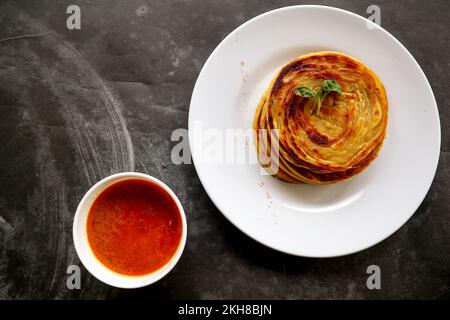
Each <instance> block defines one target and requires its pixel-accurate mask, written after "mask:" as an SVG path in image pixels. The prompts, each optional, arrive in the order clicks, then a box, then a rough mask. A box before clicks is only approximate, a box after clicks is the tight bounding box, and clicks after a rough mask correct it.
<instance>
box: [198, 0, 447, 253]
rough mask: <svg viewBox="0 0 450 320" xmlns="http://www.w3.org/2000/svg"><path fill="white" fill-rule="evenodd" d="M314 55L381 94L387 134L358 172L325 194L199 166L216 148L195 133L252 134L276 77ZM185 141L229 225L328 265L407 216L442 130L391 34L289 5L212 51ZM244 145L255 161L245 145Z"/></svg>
mask: <svg viewBox="0 0 450 320" xmlns="http://www.w3.org/2000/svg"><path fill="white" fill-rule="evenodd" d="M322 50H331V51H340V52H344V53H347V54H349V55H351V56H354V57H356V58H357V59H360V60H361V61H362V62H364V63H365V64H366V65H367V66H368V67H369V68H371V69H372V70H373V71H374V72H375V73H376V74H377V75H378V76H379V77H380V79H381V81H382V82H383V83H384V85H385V87H386V90H387V95H388V100H389V122H388V133H387V137H386V140H385V143H384V146H383V148H382V150H381V153H380V155H379V156H378V158H377V159H376V160H375V161H374V162H373V163H372V164H371V165H370V166H369V168H368V169H367V170H366V171H364V172H363V173H361V174H359V175H357V176H356V177H354V178H353V179H351V180H349V181H345V182H340V183H336V184H333V185H328V186H313V185H306V184H303V185H295V184H288V183H285V182H282V181H280V180H277V179H275V178H273V177H270V176H262V175H261V174H260V170H259V164H233V165H225V164H220V163H205V161H202V160H204V158H203V156H204V152H205V151H206V150H205V149H208V148H213V147H214V146H213V145H211V143H212V142H211V141H213V140H208V139H211V131H209V132H210V134H209V136H206V137H205V135H200V134H198V133H199V132H200V129H199V128H200V127H199V126H201V129H202V130H203V131H202V132H203V133H205V132H206V131H207V130H208V129H213V130H214V129H215V130H218V132H219V133H220V132H222V133H223V132H225V130H227V129H230V128H242V129H251V128H252V120H253V115H254V112H255V109H256V106H257V103H258V101H259V98H260V97H261V95H262V93H263V91H264V89H265V88H266V87H267V86H268V84H269V82H270V80H271V78H272V77H273V76H274V75H275V72H276V71H277V70H278V69H279V68H281V67H282V66H283V65H284V64H286V63H288V62H289V61H290V60H291V59H293V58H295V57H297V56H299V55H302V54H305V53H308V52H314V51H322ZM199 124H200V125H199ZM195 126H197V129H195ZM194 129H195V130H194ZM216 132H217V131H216ZM212 135H214V134H212ZM189 139H190V146H191V152H192V157H193V160H194V163H195V166H196V169H197V172H198V175H199V177H200V180H201V182H202V183H203V186H204V187H205V189H206V191H207V193H208V195H209V196H210V197H211V199H212V201H213V202H214V204H215V205H216V206H217V207H218V208H219V210H220V211H221V212H222V213H223V214H224V215H225V217H227V218H228V219H229V220H230V221H231V222H232V223H233V224H234V225H235V226H236V227H238V228H239V229H240V230H242V231H243V232H244V233H246V234H247V235H249V236H250V237H252V238H253V239H255V240H257V241H259V242H261V243H263V244H265V245H267V246H269V247H271V248H273V249H276V250H279V251H282V252H286V253H290V254H294V255H299V256H308V257H333V256H340V255H345V254H350V253H353V252H357V251H359V250H363V249H366V248H368V247H370V246H373V245H374V244H376V243H378V242H380V241H382V240H384V239H385V238H387V237H388V236H390V235H391V234H392V233H394V232H395V231H396V230H397V229H399V228H400V227H401V226H402V225H403V224H404V223H405V222H406V221H407V220H408V219H409V218H410V217H411V216H412V215H413V213H414V212H415V210H416V209H417V208H418V206H419V205H420V203H421V202H422V200H423V199H424V197H425V195H426V193H427V191H428V189H429V187H430V185H431V182H432V180H433V177H434V174H435V172H436V167H437V163H438V158H439V150H440V125H439V115H438V112H437V106H436V101H435V99H434V96H433V92H432V90H431V87H430V85H429V83H428V81H427V79H426V77H425V75H424V73H423V71H422V70H421V68H420V67H419V65H418V64H417V62H416V61H415V60H414V58H413V57H412V56H411V54H410V53H409V52H408V51H407V50H406V49H405V47H403V45H402V44H401V43H400V42H399V41H398V40H396V39H395V38H394V37H393V36H392V35H390V34H389V33H388V32H387V31H385V30H384V29H382V28H379V27H376V25H374V24H373V23H371V22H369V21H368V20H366V19H364V18H362V17H360V16H358V15H356V14H353V13H351V12H348V11H344V10H340V9H336V8H331V7H323V6H294V7H286V8H282V9H278V10H274V11H270V12H268V13H265V14H262V15H260V16H258V17H256V18H254V19H252V20H250V21H248V22H246V23H244V24H243V25H241V26H240V27H238V28H237V29H236V30H234V31H233V32H232V33H231V34H230V35H229V36H227V37H226V38H225V39H224V40H223V41H222V42H221V43H220V44H219V46H218V47H217V48H216V49H215V50H214V52H213V53H212V54H211V56H210V57H209V58H208V60H207V62H206V63H205V65H204V67H203V69H202V71H201V72H200V75H199V77H198V80H197V83H196V85H195V88H194V92H193V95H192V100H191V105H190V109H189ZM208 141H209V142H208ZM249 146H250V152H252V153H253V154H255V153H256V149H255V146H254V143H253V140H252V141H251V142H250V143H249Z"/></svg>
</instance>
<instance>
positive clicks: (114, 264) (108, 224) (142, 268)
mask: <svg viewBox="0 0 450 320" xmlns="http://www.w3.org/2000/svg"><path fill="white" fill-rule="evenodd" d="M182 228H183V226H182V221H181V215H180V211H179V209H178V207H177V204H176V203H175V201H174V200H173V198H172V197H171V196H170V195H169V194H168V193H167V192H166V191H165V190H164V189H163V188H162V187H160V186H159V185H157V184H155V183H152V182H149V181H146V180H142V179H127V180H122V181H119V182H117V183H115V184H113V185H111V186H109V187H108V188H106V189H105V190H103V191H102V192H101V193H100V194H99V195H98V196H97V197H96V199H95V200H94V202H93V204H92V206H91V207H90V209H89V213H88V217H87V225H86V231H87V238H88V242H89V245H90V247H91V249H92V251H93V253H94V255H95V256H96V257H97V259H98V260H99V261H100V262H101V263H102V264H104V265H105V266H106V267H108V268H109V269H111V270H112V271H114V272H117V273H120V274H124V275H129V276H141V275H146V274H150V273H152V272H155V271H157V270H158V269H160V268H162V267H163V266H165V265H166V264H167V263H168V262H169V261H170V259H171V258H172V257H173V256H174V254H175V253H176V251H177V248H178V246H179V245H180V240H181V237H182Z"/></svg>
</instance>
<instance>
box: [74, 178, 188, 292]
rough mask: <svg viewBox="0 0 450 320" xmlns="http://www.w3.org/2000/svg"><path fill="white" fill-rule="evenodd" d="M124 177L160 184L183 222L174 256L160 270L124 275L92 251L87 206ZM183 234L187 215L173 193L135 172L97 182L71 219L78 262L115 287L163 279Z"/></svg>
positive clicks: (176, 256) (177, 256)
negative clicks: (87, 229)
mask: <svg viewBox="0 0 450 320" xmlns="http://www.w3.org/2000/svg"><path fill="white" fill-rule="evenodd" d="M127 179H142V180H146V181H149V182H153V183H155V184H157V185H158V186H160V187H162V188H163V189H164V190H165V191H166V192H167V193H168V194H169V195H170V196H171V197H172V199H173V200H174V201H175V203H176V205H177V207H178V210H179V212H180V216H181V221H182V232H181V240H180V244H179V245H178V248H177V251H176V252H175V254H174V255H173V257H172V258H171V259H170V260H169V262H168V263H167V264H166V265H165V266H163V267H162V268H160V269H159V270H157V271H155V272H153V273H150V274H146V275H142V276H127V275H123V274H119V273H116V272H114V271H112V270H111V269H109V268H108V267H106V266H105V265H104V264H102V263H101V262H100V261H99V260H98V259H97V258H96V257H95V255H94V253H93V252H92V249H91V247H90V245H89V242H88V239H87V233H86V220H87V216H88V213H89V209H90V207H91V205H92V203H93V202H94V200H95V199H96V197H97V196H98V195H99V194H100V193H101V192H102V191H103V190H105V189H106V188H108V187H109V186H111V185H113V184H115V183H117V182H119V181H123V180H127ZM186 234H187V224H186V215H185V213H184V210H183V207H182V206H181V203H180V201H179V200H178V198H177V196H176V195H175V193H174V192H173V191H172V190H171V189H170V188H169V187H168V186H167V185H166V184H164V183H163V182H162V181H160V180H158V179H156V178H154V177H152V176H149V175H146V174H142V173H137V172H123V173H118V174H114V175H112V176H109V177H106V178H104V179H103V180H100V181H99V182H97V183H96V184H95V185H94V186H93V187H91V188H90V189H89V191H88V192H87V193H86V194H85V195H84V197H83V199H81V202H80V204H79V205H78V208H77V211H76V213H75V218H74V220H73V241H74V244H75V250H76V251H77V254H78V257H79V258H80V260H81V262H82V263H83V265H84V266H85V268H86V269H87V270H88V271H89V272H90V273H91V274H92V275H93V276H94V277H96V278H97V279H99V280H100V281H102V282H104V283H106V284H109V285H111V286H114V287H118V288H139V287H143V286H147V285H149V284H152V283H154V282H156V281H158V280H160V279H161V278H163V277H164V276H165V275H166V274H168V273H169V272H170V271H171V270H172V269H173V267H175V265H176V264H177V262H178V260H179V259H180V257H181V254H182V252H183V249H184V246H185V244H186Z"/></svg>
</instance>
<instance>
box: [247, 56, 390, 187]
mask: <svg viewBox="0 0 450 320" xmlns="http://www.w3.org/2000/svg"><path fill="white" fill-rule="evenodd" d="M326 79H332V80H336V81H337V82H338V83H339V84H340V85H341V87H342V91H343V95H342V96H339V95H337V94H335V93H332V94H329V95H328V96H327V97H326V98H325V100H324V101H323V104H322V107H321V109H320V113H319V114H317V113H316V112H314V111H315V108H316V104H315V101H314V100H313V99H307V98H303V97H300V96H297V95H295V94H294V90H295V89H296V88H297V87H309V88H313V89H315V90H318V89H319V88H320V86H321V84H322V82H323V81H324V80H326ZM387 116H388V103H387V98H386V92H385V89H384V86H383V84H382V83H381V81H380V80H379V79H378V77H377V76H376V75H375V74H374V73H373V72H372V71H371V70H370V69H369V68H367V67H366V66H365V65H364V64H363V63H361V62H360V61H358V60H356V59H355V58H352V57H350V56H348V55H345V54H343V53H338V52H317V53H311V54H307V55H304V56H301V57H299V58H297V59H294V60H293V61H291V62H290V63H288V64H287V65H286V66H284V67H283V68H282V69H281V70H280V71H279V72H278V74H277V75H276V76H275V78H274V79H273V81H272V83H271V84H270V85H269V87H268V89H267V90H266V92H265V93H264V94H263V96H262V98H261V101H260V103H259V105H258V108H257V111H256V113H255V119H254V128H255V130H256V132H259V130H261V129H265V130H268V131H270V130H273V129H275V131H274V133H273V134H272V135H268V137H267V139H263V140H261V139H260V137H259V135H258V134H257V135H256V143H257V148H258V156H259V159H260V162H261V163H262V164H266V163H267V160H268V159H270V160H272V162H274V163H276V164H278V165H279V170H278V172H276V173H275V174H274V175H275V176H277V177H278V178H280V179H282V180H285V181H289V182H306V183H315V184H326V183H333V182H337V181H341V180H345V179H348V178H350V177H352V176H354V175H355V174H357V173H359V172H361V171H362V170H364V169H365V168H367V166H368V165H369V164H370V163H371V162H372V160H373V159H375V158H376V156H377V155H378V152H379V150H380V149H381V146H382V143H383V141H384V138H385V135H386V127H387ZM277 140H279V149H278V150H276V149H275V150H272V148H273V146H272V144H273V143H274V141H277ZM264 155H267V156H264Z"/></svg>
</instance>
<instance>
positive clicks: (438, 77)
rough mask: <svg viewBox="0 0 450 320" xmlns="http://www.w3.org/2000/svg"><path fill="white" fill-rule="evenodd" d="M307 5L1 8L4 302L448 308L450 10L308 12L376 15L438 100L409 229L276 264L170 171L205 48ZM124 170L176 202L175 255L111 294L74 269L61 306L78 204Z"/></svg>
mask: <svg viewBox="0 0 450 320" xmlns="http://www.w3.org/2000/svg"><path fill="white" fill-rule="evenodd" d="M302 3H306V2H304V1H256V0H249V1H231V0H221V1H218V0H213V1H199V0H189V1H164V0H155V1H150V0H148V1H142V0H139V1H138V0H136V1H131V0H130V1H125V0H119V1H93V0H91V1H75V0H70V1H49V0H46V1H4V0H3V1H1V4H0V133H1V134H0V172H1V174H0V298H7V299H14V298H62V299H67V298H74V299H88V298H89V299H102V298H151V299H166V298H191V299H197V298H237V299H239V298H266V299H270V298H275V299H303V298H326V299H333V298H343V299H346V298H447V299H448V298H450V250H449V246H450V205H449V199H450V169H449V166H450V126H449V120H450V110H449V98H450V95H449V92H448V89H449V80H448V79H449V77H448V76H449V67H450V64H449V58H448V52H449V51H450V47H449V32H448V31H449V27H450V25H449V20H448V17H449V13H450V12H449V11H450V10H449V7H450V6H449V4H450V3H449V1H447V0H440V1H438V0H433V1H428V2H426V3H425V2H423V1H360V0H348V1H309V3H315V4H326V5H331V6H336V7H340V8H344V9H347V10H351V11H353V12H355V13H358V14H360V15H363V16H368V15H367V14H366V8H367V6H368V5H370V4H377V5H379V6H380V7H381V10H382V21H381V23H382V25H383V27H384V28H386V29H387V30H388V31H390V32H391V33H392V34H393V35H394V36H395V37H397V39H399V40H400V41H401V42H402V43H403V44H404V45H405V46H406V47H407V48H408V49H409V50H410V51H411V53H412V54H413V55H414V57H415V58H416V59H417V60H418V62H419V63H420V65H421V66H422V68H423V70H424V72H425V74H426V75H427V77H428V79H429V81H430V83H431V85H432V87H433V90H434V93H435V96H436V99H437V103H438V106H439V112H440V117H441V124H442V147H441V156H440V162H439V168H438V171H437V175H436V178H435V180H434V182H433V185H432V187H431V190H430V192H429V193H428V195H427V197H426V199H425V201H424V202H423V203H422V205H421V206H420V208H419V209H418V211H417V212H416V213H415V215H414V216H413V218H412V219H411V220H410V221H409V222H408V223H407V224H406V225H405V226H403V227H402V228H401V229H400V230H399V231H398V232H396V233H395V234H394V235H393V236H391V237H390V238H389V239H387V240H385V241H384V242H382V243H381V244H379V245H376V246H375V247H373V248H370V249H368V250H365V251H363V252H360V253H357V254H353V255H350V256H346V257H341V258H333V259H324V260H321V259H306V258H297V257H292V256H288V255H284V254H281V253H278V252H275V251H272V250H270V249H268V248H266V247H264V246H262V245H260V244H258V243H256V242H254V241H253V240H251V239H249V238H248V237H247V236H245V235H243V234H242V233H241V232H240V231H238V230H237V229H236V228H235V227H233V226H232V225H231V224H230V223H229V222H228V221H227V220H226V219H225V218H224V217H223V216H222V215H221V214H220V212H219V211H218V210H217V209H216V208H215V206H214V205H213V204H212V203H211V201H210V200H209V198H208V197H207V195H206V193H205V191H204V189H203V187H202V185H201V183H200V181H199V179H198V177H197V175H196V172H195V169H194V167H193V166H192V165H181V166H176V165H173V164H172V163H171V161H170V150H171V148H172V146H173V145H174V143H172V142H171V141H170V134H171V132H172V130H174V129H175V128H186V127H187V117H188V108H189V100H190V96H191V92H192V89H193V85H194V82H195V79H196V77H197V75H198V73H199V71H200V68H201V67H202V65H203V63H204V62H205V60H206V58H207V57H208V55H209V54H210V53H211V52H212V50H213V49H214V48H215V46H216V45H217V44H218V43H219V42H220V41H221V40H222V39H223V38H224V37H225V36H226V35H227V34H228V33H229V32H231V31H232V30H233V29H234V28H236V27H237V26H238V25H240V24H241V23H243V22H244V21H246V20H247V19H249V18H252V17H254V16H256V15H258V14H260V13H262V12H265V11H268V10H270V9H274V8H278V7H282V6H286V5H291V4H302ZM69 4H78V5H80V7H81V10H82V29H81V30H80V31H69V30H67V29H66V26H65V19H66V17H67V15H66V13H65V12H66V8H67V6H68V5H69ZM299 32H300V31H299ZM23 35H26V36H25V37H22V38H13V39H11V37H17V36H23ZM418 152H420V150H418ZM124 170H136V171H140V172H147V173H149V174H152V175H154V176H156V177H158V178H161V179H162V180H164V181H166V182H167V183H168V184H169V185H170V186H171V187H172V188H173V189H174V190H175V192H176V193H177V194H178V195H179V197H180V200H181V202H182V203H183V205H184V208H185V210H186V213H187V217H188V223H189V234H188V242H187V247H186V249H185V252H184V254H183V256H182V258H181V260H180V262H179V264H178V265H177V267H176V268H175V270H174V271H173V272H172V273H171V274H170V275H169V276H167V277H166V278H165V279H163V280H162V281H160V282H159V283H157V284H155V285H152V286H149V287H146V288H142V289H138V290H119V289H115V288H112V287H108V286H107V285H104V284H102V283H101V282H99V281H97V280H96V279H95V278H93V277H92V276H90V275H89V274H88V273H87V271H86V270H85V269H82V289H81V290H72V291H71V290H68V289H67V288H66V279H67V274H66V268H67V266H68V265H70V264H79V265H80V262H79V260H78V258H77V256H76V253H75V250H74V247H73V243H72V236H71V227H72V219H73V215H74V212H75V209H76V206H77V203H78V201H79V200H80V199H81V197H82V196H83V194H84V193H85V192H86V190H87V189H88V188H89V187H90V186H91V185H92V184H93V183H94V182H95V181H97V180H99V179H100V178H102V177H104V176H107V175H109V174H112V173H115V172H120V171H124ZM411 174H414V173H411ZM370 264H378V265H380V267H381V269H382V290H379V291H369V290H368V289H367V288H366V286H365V281H366V277H367V275H366V273H365V271H366V268H367V266H368V265H370Z"/></svg>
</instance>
